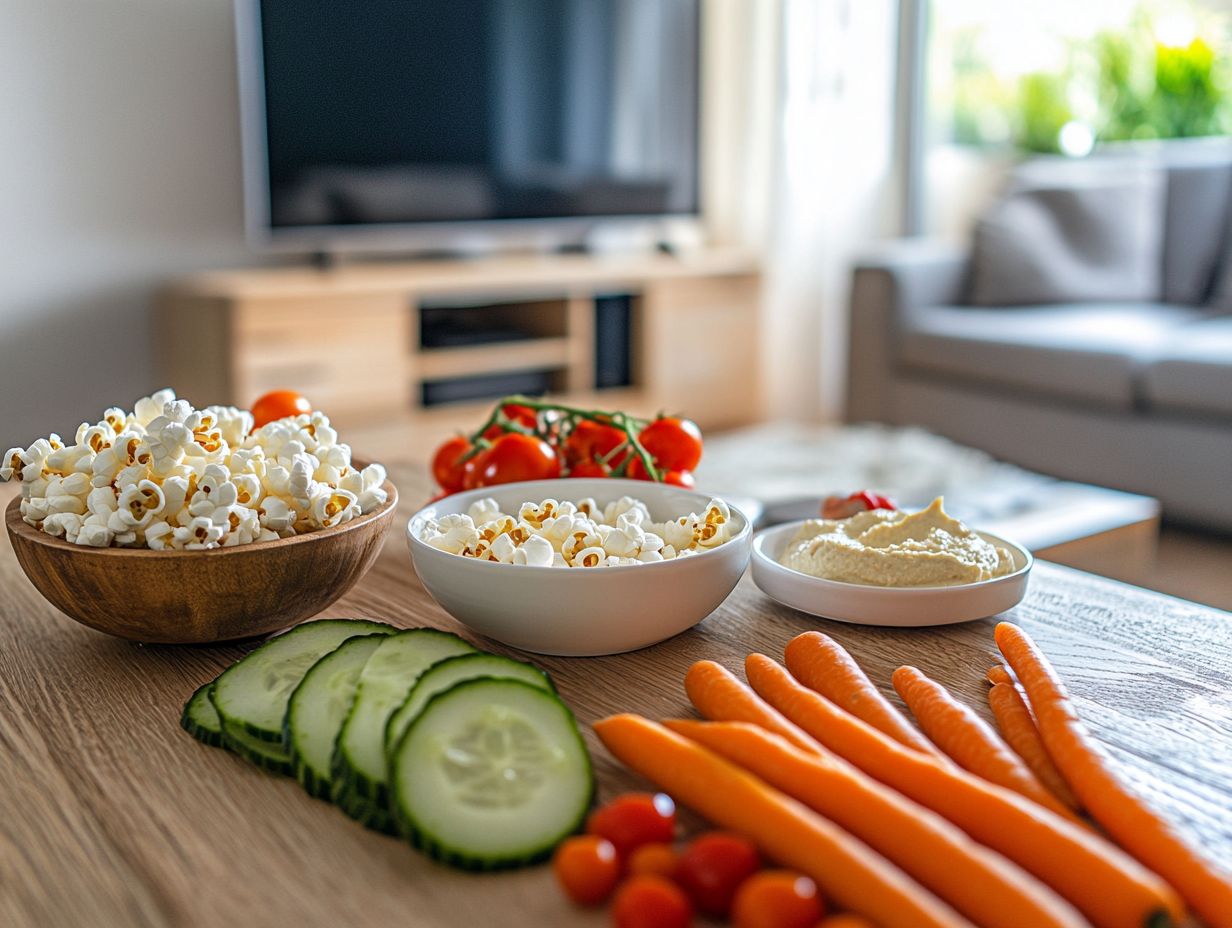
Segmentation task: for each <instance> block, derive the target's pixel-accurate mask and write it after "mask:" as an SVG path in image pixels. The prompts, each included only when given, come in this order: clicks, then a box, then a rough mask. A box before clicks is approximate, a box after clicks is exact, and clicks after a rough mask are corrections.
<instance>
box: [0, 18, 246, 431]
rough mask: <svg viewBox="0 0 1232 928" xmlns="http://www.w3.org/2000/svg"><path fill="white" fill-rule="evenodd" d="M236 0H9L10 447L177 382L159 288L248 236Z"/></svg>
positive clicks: (5, 47) (3, 77)
mask: <svg viewBox="0 0 1232 928" xmlns="http://www.w3.org/2000/svg"><path fill="white" fill-rule="evenodd" d="M234 60H235V51H234V40H233V35H232V26H231V4H230V0H106V2H101V0H0V450H2V449H3V448H5V447H8V446H10V445H14V444H18V443H20V444H23V445H25V444H28V443H29V442H30V441H32V440H33V439H34V438H36V437H38V436H40V435H44V434H46V433H47V432H48V431H51V430H53V429H54V430H58V431H67V432H69V433H70V434H71V432H72V430H73V429H74V428H76V425H77V423H79V422H81V421H82V420H84V419H89V420H90V421H94V420H96V419H97V418H98V417H99V415H100V414H101V412H102V410H103V409H104V408H105V407H106V406H109V405H113V404H116V403H121V404H122V403H126V402H131V401H132V400H134V399H136V398H137V397H138V396H139V395H141V394H142V393H145V392H148V391H150V390H153V389H156V388H157V387H159V386H161V385H160V384H158V383H157V382H155V377H156V376H157V375H156V372H155V364H154V362H153V359H152V358H151V345H150V329H151V322H150V319H151V316H150V314H151V300H152V296H153V291H154V288H155V287H156V286H157V285H158V283H159V282H161V281H163V280H166V279H167V278H169V277H173V276H175V275H176V274H179V273H182V272H184V271H186V270H190V269H194V268H199V267H208V266H217V265H234V264H237V263H244V262H248V261H251V260H252V259H251V258H250V257H249V256H248V254H247V252H246V250H245V248H244V242H243V230H242V217H241V194H240V183H241V179H240V163H239V138H238V135H239V128H238V116H237V112H236V109H237V104H236V89H235V65H234Z"/></svg>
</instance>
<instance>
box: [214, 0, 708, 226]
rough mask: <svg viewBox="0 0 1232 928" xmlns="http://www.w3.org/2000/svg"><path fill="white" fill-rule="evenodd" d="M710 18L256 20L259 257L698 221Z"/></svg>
mask: <svg viewBox="0 0 1232 928" xmlns="http://www.w3.org/2000/svg"><path fill="white" fill-rule="evenodd" d="M700 2H701V0H346V2H339V0H236V20H237V46H238V52H239V73H240V93H241V113H242V119H243V141H244V165H245V184H244V190H245V212H246V217H247V225H248V232H249V236H250V239H251V240H252V241H253V242H254V243H257V244H260V245H262V246H266V247H275V248H279V247H280V248H284V249H288V248H289V249H295V250H333V249H335V248H338V249H348V248H354V249H362V248H367V247H383V246H391V247H408V246H409V247H412V248H427V249H432V250H437V249H441V250H448V249H453V248H467V247H473V246H474V245H475V244H479V245H480V246H482V244H483V243H484V242H487V241H492V240H495V241H508V240H510V239H515V240H522V241H525V242H528V243H536V242H543V241H549V242H551V243H555V244H567V243H570V242H574V241H576V240H579V239H581V238H582V237H583V236H584V235H585V234H587V233H588V232H589V231H590V230H591V229H592V228H593V227H594V226H595V225H596V224H599V223H605V222H612V221H619V220H626V221H628V220H638V221H642V222H645V221H646V220H647V219H648V218H651V217H654V218H662V217H682V216H684V217H687V216H695V215H696V214H697V213H698V209H699V207H698V155H697V148H698V77H699V73H698V72H699V31H700V30H699V25H700V24H699V19H700V10H699V3H700Z"/></svg>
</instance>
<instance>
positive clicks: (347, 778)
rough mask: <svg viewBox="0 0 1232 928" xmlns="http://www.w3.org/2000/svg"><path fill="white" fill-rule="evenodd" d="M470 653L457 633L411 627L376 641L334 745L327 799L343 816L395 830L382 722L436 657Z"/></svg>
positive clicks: (389, 830) (433, 662)
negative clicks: (330, 781)
mask: <svg viewBox="0 0 1232 928" xmlns="http://www.w3.org/2000/svg"><path fill="white" fill-rule="evenodd" d="M474 650H475V649H474V648H472V647H471V646H470V645H469V644H467V643H466V642H465V641H463V640H462V639H461V638H459V637H458V636H457V635H451V634H449V633H448V632H442V631H438V630H437V629H435V628H415V629H411V630H410V631H405V632H400V633H398V634H396V635H393V636H391V637H389V638H387V639H386V640H385V641H383V642H381V645H380V647H378V648H377V649H376V652H375V653H374V654H373V655H372V657H370V658H369V659H368V663H367V664H365V665H364V669H363V672H362V673H361V674H360V675H359V687H358V689H357V690H356V692H355V702H354V703H353V704H352V706H351V712H350V714H349V715H348V716H347V720H346V721H345V722H344V723H343V725H342V730H341V731H340V732H339V733H338V743H337V745H336V746H335V747H334V756H333V761H332V766H331V775H332V777H333V782H334V789H333V794H332V796H331V798H332V799H333V800H334V802H335V803H337V804H338V806H339V807H340V808H341V809H342V810H343V811H344V812H346V814H347V815H349V816H351V817H352V818H355V819H359V820H360V821H361V822H363V823H364V824H366V825H368V826H369V827H371V828H375V829H377V830H378V831H386V832H390V833H392V832H394V831H395V829H394V822H393V819H392V818H391V817H390V814H389V788H388V782H389V770H388V764H387V761H386V759H385V724H386V722H388V721H389V716H390V715H391V714H392V713H393V711H394V710H395V709H396V708H398V706H400V705H402V703H403V702H405V701H406V697H407V694H408V693H409V692H410V690H411V687H412V686H414V685H415V681H416V680H418V679H419V675H420V674H421V673H423V672H424V671H425V670H427V669H428V668H429V667H430V666H432V665H433V664H435V663H436V662H437V661H439V660H441V659H442V658H445V657H453V656H454V655H455V654H468V653H471V652H473V651H474Z"/></svg>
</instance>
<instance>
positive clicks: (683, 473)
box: [659, 470, 697, 490]
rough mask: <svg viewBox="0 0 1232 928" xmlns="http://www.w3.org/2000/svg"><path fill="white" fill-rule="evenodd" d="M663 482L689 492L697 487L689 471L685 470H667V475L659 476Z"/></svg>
mask: <svg viewBox="0 0 1232 928" xmlns="http://www.w3.org/2000/svg"><path fill="white" fill-rule="evenodd" d="M659 476H660V477H662V478H663V482H664V483H666V484H670V485H671V486H674V487H684V488H685V489H686V490H691V489H693V488H694V487H695V486H697V481H696V480H694V479H693V474H692V472H691V471H687V470H669V471H667V473H664V474H660V475H659Z"/></svg>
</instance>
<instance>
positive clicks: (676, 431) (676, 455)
mask: <svg viewBox="0 0 1232 928" xmlns="http://www.w3.org/2000/svg"><path fill="white" fill-rule="evenodd" d="M637 440H638V441H640V442H641V443H642V447H643V448H645V449H646V450H647V451H649V452H650V453H651V455H652V456H653V457H654V459H655V460H656V461H657V462H659V463H660V464H661V465H662V466H663V468H664V470H695V469H696V468H697V464H698V462H699V461H701V459H702V432H701V429H699V428H698V427H697V424H696V423H695V422H693V420H691V419H680V418H677V417H676V416H664V417H663V418H661V419H655V421H654V422H652V423H650V425H648V426H646V427H645V428H644V429H642V431H641V433H640V434H639V435H638V436H637Z"/></svg>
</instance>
